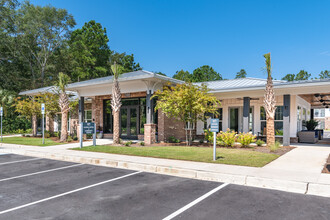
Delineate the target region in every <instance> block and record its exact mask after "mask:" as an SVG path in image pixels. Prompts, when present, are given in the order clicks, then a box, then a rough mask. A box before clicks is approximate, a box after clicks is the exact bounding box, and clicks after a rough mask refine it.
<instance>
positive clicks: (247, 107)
mask: <svg viewBox="0 0 330 220" xmlns="http://www.w3.org/2000/svg"><path fill="white" fill-rule="evenodd" d="M252 80H257V79H252ZM232 81H235V80H232ZM221 83H223V84H224V82H221ZM259 83H260V85H259ZM329 83H330V82H329V80H310V81H296V82H284V81H274V90H275V95H276V107H277V109H276V113H275V136H276V138H277V139H278V140H280V141H281V142H282V143H283V145H284V146H289V145H290V143H295V142H298V141H299V139H298V132H300V131H302V130H306V127H305V126H304V122H305V121H308V120H310V119H313V116H314V109H316V108H326V107H328V103H329V104H330V99H329V97H328V95H329V94H330V87H329V85H330V84H329ZM264 84H265V82H263V83H262V82H260V81H259V82H258V84H257V85H254V86H247V85H244V87H243V88H240V87H239V86H236V87H229V88H225V85H224V86H222V87H223V88H221V89H217V88H218V87H220V86H219V85H217V86H214V85H212V82H211V83H210V84H209V87H211V89H212V86H213V87H215V89H213V91H211V92H212V93H214V94H215V95H216V97H218V98H219V100H221V107H220V108H219V113H220V114H219V115H220V116H219V119H220V128H222V130H223V131H225V130H227V129H230V130H235V131H236V132H251V133H253V134H255V135H257V136H258V137H259V138H265V135H266V132H265V130H266V129H265V127H266V114H265V110H264V107H263V95H264V88H265V87H264ZM229 86H230V85H229ZM208 126H209V121H208V122H207V123H205V124H204V123H203V122H199V123H198V125H197V134H199V135H201V134H202V133H203V131H204V129H205V128H208Z"/></svg>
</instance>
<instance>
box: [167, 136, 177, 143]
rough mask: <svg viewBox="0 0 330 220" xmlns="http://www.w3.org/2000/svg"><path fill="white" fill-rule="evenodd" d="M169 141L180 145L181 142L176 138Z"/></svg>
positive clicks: (170, 138) (172, 137)
mask: <svg viewBox="0 0 330 220" xmlns="http://www.w3.org/2000/svg"><path fill="white" fill-rule="evenodd" d="M168 141H169V142H170V143H180V140H179V139H177V138H175V137H174V136H171V137H169V138H168Z"/></svg>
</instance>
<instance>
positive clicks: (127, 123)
mask: <svg viewBox="0 0 330 220" xmlns="http://www.w3.org/2000/svg"><path fill="white" fill-rule="evenodd" d="M138 118H139V108H138V106H123V107H121V109H120V128H121V129H120V135H121V137H122V138H129V139H136V138H137V135H138Z"/></svg>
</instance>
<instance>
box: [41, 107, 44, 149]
mask: <svg viewBox="0 0 330 220" xmlns="http://www.w3.org/2000/svg"><path fill="white" fill-rule="evenodd" d="M41 114H42V144H45V103H42V104H41Z"/></svg>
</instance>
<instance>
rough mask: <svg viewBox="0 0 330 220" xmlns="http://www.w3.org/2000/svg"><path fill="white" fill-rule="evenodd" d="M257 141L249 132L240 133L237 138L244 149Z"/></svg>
mask: <svg viewBox="0 0 330 220" xmlns="http://www.w3.org/2000/svg"><path fill="white" fill-rule="evenodd" d="M255 141H256V136H255V135H253V134H251V133H249V132H247V133H240V134H239V135H238V137H237V142H239V143H240V144H241V145H242V147H247V146H249V145H250V144H251V143H253V142H255Z"/></svg>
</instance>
